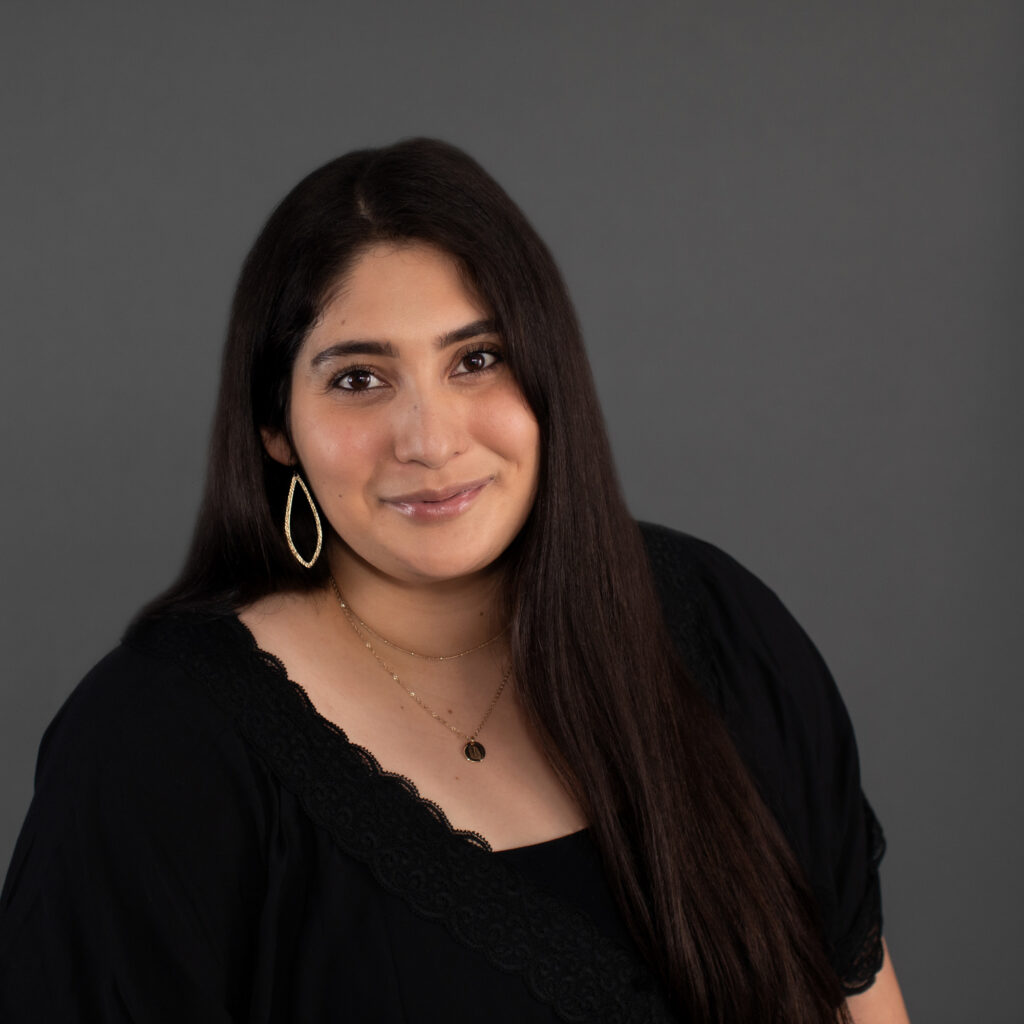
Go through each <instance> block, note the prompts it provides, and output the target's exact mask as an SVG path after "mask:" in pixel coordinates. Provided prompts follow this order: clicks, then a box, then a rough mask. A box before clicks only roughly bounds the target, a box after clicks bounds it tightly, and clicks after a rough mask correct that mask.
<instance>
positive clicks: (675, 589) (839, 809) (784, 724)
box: [641, 524, 885, 991]
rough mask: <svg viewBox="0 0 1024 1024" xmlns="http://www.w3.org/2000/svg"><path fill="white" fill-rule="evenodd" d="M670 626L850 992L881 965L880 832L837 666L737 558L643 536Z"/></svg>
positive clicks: (657, 533)
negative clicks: (804, 887) (808, 896)
mask: <svg viewBox="0 0 1024 1024" xmlns="http://www.w3.org/2000/svg"><path fill="white" fill-rule="evenodd" d="M641 532H642V534H643V537H644V540H645V543H646V545H647V550H648V553H649V557H650V560H651V568H652V572H653V576H654V583H655V586H656V588H657V591H658V595H659V598H660V599H661V602H662V608H663V612H664V615H665V620H666V623H667V624H668V627H669V630H670V632H671V633H672V635H673V637H674V638H676V639H677V643H678V642H679V638H680V637H682V638H683V642H682V643H681V644H680V649H681V654H682V656H683V659H684V663H685V664H686V666H687V668H689V669H690V670H691V673H692V674H693V675H695V676H696V677H697V681H698V682H699V683H701V684H702V685H703V688H704V689H705V691H706V692H707V693H708V695H709V697H710V698H711V699H712V702H713V703H714V704H715V706H716V707H717V709H718V711H719V713H720V715H721V717H722V720H723V722H724V724H725V726H726V728H727V729H728V731H729V733H730V735H731V737H732V739H733V742H734V744H735V746H736V749H737V751H738V753H739V754H740V756H741V758H742V759H743V760H744V762H745V763H746V765H747V768H748V770H749V771H750V774H751V776H752V777H753V779H754V781H755V783H756V785H757V787H758V789H759V791H760V792H761V795H762V797H763V798H764V800H765V802H766V804H767V805H768V806H769V807H770V808H771V810H772V812H773V813H774V815H775V817H776V819H777V821H778V823H779V825H780V827H781V829H782V831H783V833H784V834H785V835H786V837H787V839H788V841H789V843H790V845H791V847H792V849H793V852H794V853H795V854H796V856H797V859H798V860H799V861H800V862H801V864H802V865H803V867H804V870H805V871H806V874H807V878H808V881H809V883H810V885H811V888H812V890H813V891H814V893H815V896H816V898H817V901H818V906H819V909H820V912H821V916H822V920H823V924H824V928H825V933H826V936H827V938H828V940H829V944H830V947H831V949H832V952H833V962H834V964H835V966H836V969H837V971H838V972H839V975H840V977H841V978H842V980H843V982H844V984H845V985H846V986H847V988H848V990H849V991H857V990H858V989H859V988H861V987H863V986H864V985H865V984H868V983H870V979H871V977H872V976H873V974H874V972H875V971H876V970H877V969H878V966H879V965H880V964H881V949H882V947H881V940H880V936H881V903H880V897H879V887H878V875H877V867H878V862H879V860H880V859H881V856H882V853H883V852H884V849H885V842H884V838H883V835H882V831H881V828H880V826H879V824H878V822H877V820H876V819H875V817H874V814H873V813H872V811H871V808H870V807H869V806H868V804H867V802H866V801H865V799H864V796H863V793H862V792H861V787H860V764H859V757H858V752H857V744H856V739H855V737H854V732H853V727H852V725H851V723H850V719H849V715H848V714H847V711H846V706H845V704H844V702H843V699H842V697H841V695H840V693H839V689H838V687H837V686H836V683H835V681H834V679H833V677H832V674H831V672H830V671H829V669H828V666H827V665H826V664H825V661H824V659H823V658H822V656H821V654H820V653H819V651H818V649H817V647H816V646H815V645H814V643H813V642H812V640H811V639H810V638H809V637H808V635H807V633H806V632H805V631H804V629H803V628H802V627H801V626H800V624H799V623H798V622H797V621H796V620H795V619H794V617H793V616H792V615H791V614H790V613H789V611H788V610H787V609H786V607H785V605H784V604H783V602H782V601H781V600H780V599H779V597H778V596H777V595H776V594H775V592H774V591H773V590H772V589H771V588H770V587H768V586H767V585H765V584H764V583H763V582H762V581H761V580H759V579H758V578H757V577H756V576H755V575H754V574H753V573H751V572H750V571H748V570H747V569H745V568H744V567H743V566H742V565H740V563H739V562H737V561H736V560H735V559H734V558H732V557H731V556H730V555H728V554H726V553H725V552H724V551H722V550H720V549H719V548H717V547H715V546H714V545H712V544H708V543H707V542H705V541H701V540H698V539H697V538H694V537H690V536H688V535H686V534H681V533H677V532H676V531H674V530H669V529H666V528H665V527H662V526H651V525H648V524H641Z"/></svg>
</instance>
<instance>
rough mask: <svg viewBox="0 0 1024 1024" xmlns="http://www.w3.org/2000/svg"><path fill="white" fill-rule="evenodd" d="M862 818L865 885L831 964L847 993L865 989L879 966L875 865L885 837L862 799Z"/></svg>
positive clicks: (879, 906) (879, 908)
mask: <svg viewBox="0 0 1024 1024" xmlns="http://www.w3.org/2000/svg"><path fill="white" fill-rule="evenodd" d="M864 820H865V823H866V826H867V831H868V887H867V891H866V892H865V893H864V898H863V899H862V900H861V904H860V906H859V907H858V908H857V916H856V918H855V919H854V923H853V926H852V927H851V928H850V930H849V933H848V935H847V938H846V941H845V942H844V943H842V945H840V946H839V948H837V949H836V951H835V955H834V958H833V960H834V963H835V964H836V970H837V973H838V974H839V977H840V978H841V979H842V983H843V991H844V992H845V993H846V994H847V995H848V996H854V995H857V994H858V993H860V992H866V991H867V990H868V989H869V988H871V986H872V985H873V984H874V982H875V975H876V974H878V972H879V971H880V970H881V969H882V963H883V962H884V960H885V948H884V947H883V946H882V890H881V884H880V882H879V879H878V865H879V863H881V860H882V857H883V855H884V854H885V836H884V835H883V833H882V826H881V825H880V824H879V823H878V819H877V818H876V817H875V812H874V811H873V810H872V809H871V805H870V804H869V803H868V802H867V800H865V801H864Z"/></svg>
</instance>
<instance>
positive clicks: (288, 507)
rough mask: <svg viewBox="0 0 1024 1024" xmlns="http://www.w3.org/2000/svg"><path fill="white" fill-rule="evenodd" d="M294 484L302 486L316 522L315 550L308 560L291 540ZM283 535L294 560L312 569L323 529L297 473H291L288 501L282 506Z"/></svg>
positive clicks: (304, 485) (306, 488)
mask: <svg viewBox="0 0 1024 1024" xmlns="http://www.w3.org/2000/svg"><path fill="white" fill-rule="evenodd" d="M296 484H298V485H299V487H301V488H302V493H303V494H304V495H305V496H306V501H307V502H308V503H309V510H310V512H312V513H313V522H314V523H316V551H314V552H313V557H312V558H311V559H310V560H309V561H308V562H307V561H306V559H305V558H303V557H302V555H300V554H299V551H298V548H296V547H295V541H294V540H292V502H293V501H294V500H295V485H296ZM284 536H285V539H286V540H287V541H288V548H289V550H290V551H291V553H292V554H293V555H294V556H295V561H297V562H298V563H299V565H301V566H303V567H304V568H306V569H312V568H313V566H314V565H315V564H316V560H317V559H318V558H319V557H320V549H321V548H322V547H323V543H324V531H323V529H322V528H321V526H320V516H319V514H318V513H317V510H316V505H315V504H314V503H313V495H312V494H310V493H309V488H308V487H307V486H306V481H305V480H303V479H302V477H301V476H299V474H298V473H293V474H292V482H291V484H290V485H289V487H288V501H287V503H286V504H285V507H284Z"/></svg>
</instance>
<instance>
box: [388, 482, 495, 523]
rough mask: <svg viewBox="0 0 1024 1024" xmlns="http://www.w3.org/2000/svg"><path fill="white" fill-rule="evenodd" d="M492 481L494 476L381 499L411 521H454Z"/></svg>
mask: <svg viewBox="0 0 1024 1024" xmlns="http://www.w3.org/2000/svg"><path fill="white" fill-rule="evenodd" d="M493 480H494V477H493V476H488V477H484V478H483V479H481V480H471V481H469V482H467V483H460V484H453V485H451V486H450V487H444V488H440V489H437V490H430V489H424V490H422V491H410V492H409V493H408V494H400V495H397V496H395V497H393V498H383V499H381V500H382V502H383V503H384V504H385V505H388V506H389V507H391V508H393V509H394V510H395V511H396V512H399V513H401V514H402V515H404V516H407V517H408V518H410V519H414V520H421V521H427V522H434V521H437V520H439V519H451V518H453V517H455V516H458V515H461V514H462V513H463V512H465V511H466V509H468V508H469V507H470V505H472V504H473V502H474V501H476V499H477V498H478V497H479V495H480V494H481V492H482V491H483V490H484V488H485V487H487V485H488V484H489V483H491V482H492V481H493Z"/></svg>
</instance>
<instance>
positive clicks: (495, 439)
mask: <svg viewBox="0 0 1024 1024" xmlns="http://www.w3.org/2000/svg"><path fill="white" fill-rule="evenodd" d="M481 429H482V430H483V431H485V432H486V435H487V441H488V444H489V446H490V447H491V448H493V449H494V450H495V451H497V452H498V453H499V454H501V455H503V456H504V457H505V458H507V459H508V460H510V461H512V462H516V463H518V464H519V465H520V466H521V468H522V469H524V470H527V469H530V470H532V469H534V468H535V467H536V466H537V464H538V463H539V461H540V427H539V426H538V425H537V420H536V417H535V416H534V415H533V411H532V410H531V409H530V407H529V406H528V405H527V404H526V402H525V401H524V400H523V397H522V396H521V395H520V394H519V393H518V391H516V392H513V393H510V394H507V395H504V396H502V398H501V400H500V401H498V402H495V403H493V404H492V406H491V408H490V410H489V411H488V412H487V414H486V415H485V417H484V419H483V422H482V424H481Z"/></svg>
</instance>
